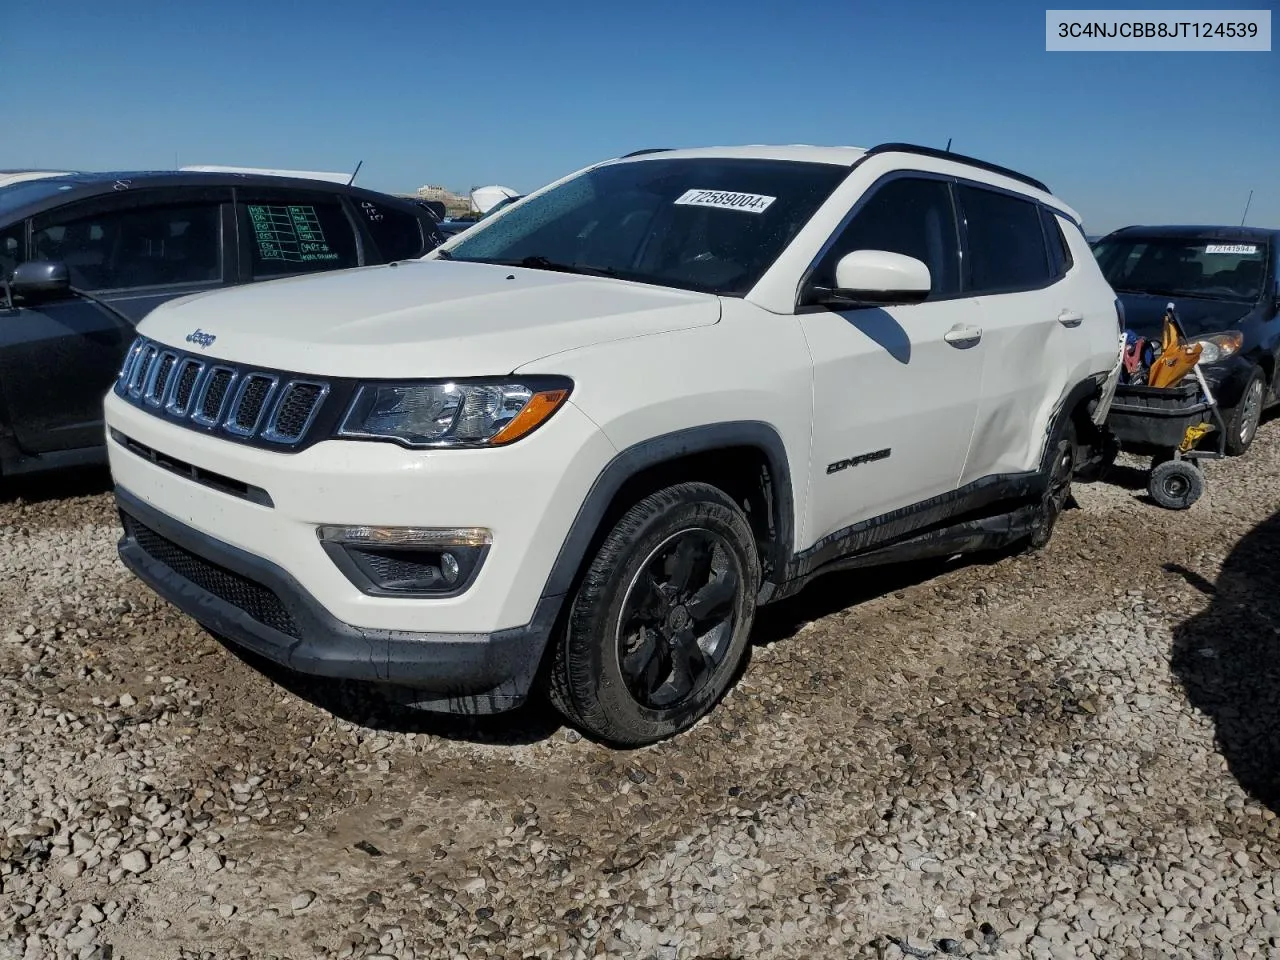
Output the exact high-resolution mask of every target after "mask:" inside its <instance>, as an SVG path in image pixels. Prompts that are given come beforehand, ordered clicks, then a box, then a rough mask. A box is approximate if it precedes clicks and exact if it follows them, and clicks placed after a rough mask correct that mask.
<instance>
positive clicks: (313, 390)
mask: <svg viewBox="0 0 1280 960" xmlns="http://www.w3.org/2000/svg"><path fill="white" fill-rule="evenodd" d="M328 395H329V385H328V384H327V383H317V382H315V381H314V380H294V381H291V382H290V383H289V384H288V385H287V386H285V388H284V389H283V390H281V391H280V399H279V400H278V401H277V402H276V407H275V409H274V410H273V411H271V416H270V417H269V418H268V420H267V427H266V429H265V430H263V431H262V438H263V439H264V440H270V441H271V442H272V443H294V442H296V441H298V440H300V439H301V438H302V437H304V436H306V433H307V431H308V430H309V429H311V424H312V422H313V421H314V420H315V418H316V414H317V413H319V412H320V406H321V404H323V403H324V398H325V397H326V396H328Z"/></svg>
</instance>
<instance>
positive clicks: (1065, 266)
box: [1040, 207, 1075, 277]
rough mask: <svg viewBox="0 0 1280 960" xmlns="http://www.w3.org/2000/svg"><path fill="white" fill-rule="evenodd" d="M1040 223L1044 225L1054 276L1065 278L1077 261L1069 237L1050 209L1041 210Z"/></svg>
mask: <svg viewBox="0 0 1280 960" xmlns="http://www.w3.org/2000/svg"><path fill="white" fill-rule="evenodd" d="M1040 221H1041V222H1042V223H1043V224H1044V239H1045V243H1046V244H1047V245H1048V247H1049V266H1050V268H1051V269H1052V271H1053V275H1054V276H1055V277H1061V276H1065V275H1066V273H1067V271H1068V270H1070V269H1071V268H1072V267H1073V266H1075V259H1074V258H1073V257H1072V256H1071V247H1070V245H1069V244H1068V243H1067V237H1066V235H1065V234H1064V233H1063V232H1062V224H1061V223H1059V222H1058V216H1057V214H1055V213H1054V212H1053V211H1052V210H1050V209H1049V208H1048V207H1041V208H1040Z"/></svg>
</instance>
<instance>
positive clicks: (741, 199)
mask: <svg viewBox="0 0 1280 960" xmlns="http://www.w3.org/2000/svg"><path fill="white" fill-rule="evenodd" d="M777 199H778V198H777V197H766V196H763V195H762V194H759V193H729V192H728V191H726V190H686V191H685V192H684V193H682V194H681V195H680V196H679V197H677V198H676V205H677V206H684V207H717V208H719V209H721V210H741V211H742V212H743V213H764V212H765V211H766V210H768V209H769V204H771V203H773V201H775V200H777Z"/></svg>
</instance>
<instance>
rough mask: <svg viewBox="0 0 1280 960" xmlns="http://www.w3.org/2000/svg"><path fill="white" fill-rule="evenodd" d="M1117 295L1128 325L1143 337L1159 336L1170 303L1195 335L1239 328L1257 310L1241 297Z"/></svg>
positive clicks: (1184, 324)
mask: <svg viewBox="0 0 1280 960" xmlns="http://www.w3.org/2000/svg"><path fill="white" fill-rule="evenodd" d="M1118 296H1119V297H1120V302H1121V303H1123V304H1124V321H1125V327H1126V328H1127V329H1129V330H1132V331H1133V332H1134V333H1136V334H1138V335H1139V336H1141V337H1159V336H1160V331H1161V329H1162V327H1161V325H1162V323H1163V321H1164V310H1165V307H1166V306H1168V305H1169V304H1170V303H1172V304H1173V307H1174V309H1175V310H1176V311H1177V312H1178V319H1179V320H1181V321H1182V326H1183V329H1185V330H1186V332H1187V334H1188V335H1190V336H1192V337H1198V336H1200V335H1202V334H1205V333H1222V332H1223V331H1224V330H1238V329H1240V326H1239V325H1240V324H1241V322H1243V321H1244V320H1245V319H1246V318H1248V316H1249V315H1250V314H1251V313H1253V311H1254V310H1256V309H1257V305H1256V304H1252V303H1244V302H1242V301H1239V300H1200V299H1197V298H1195V297H1169V296H1163V295H1161V294H1151V293H1121V294H1118ZM1245 333H1246V334H1247V333H1248V331H1245Z"/></svg>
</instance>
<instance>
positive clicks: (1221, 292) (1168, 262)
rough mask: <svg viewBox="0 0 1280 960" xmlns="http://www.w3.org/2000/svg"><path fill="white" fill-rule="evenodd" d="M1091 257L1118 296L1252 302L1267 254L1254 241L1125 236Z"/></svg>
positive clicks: (1259, 287) (1262, 277)
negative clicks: (1126, 294) (1135, 295)
mask: <svg viewBox="0 0 1280 960" xmlns="http://www.w3.org/2000/svg"><path fill="white" fill-rule="evenodd" d="M1093 254H1094V256H1095V257H1097V259H1098V265H1099V266H1100V267H1101V268H1102V272H1103V274H1104V275H1105V276H1106V278H1107V282H1108V283H1110V284H1111V286H1112V288H1113V289H1114V290H1115V291H1116V292H1117V293H1151V294H1158V295H1160V296H1171V297H1200V298H1203V299H1207V300H1246V301H1254V300H1257V299H1258V296H1259V294H1261V292H1262V285H1263V282H1264V280H1265V277H1266V272H1267V269H1266V265H1267V261H1268V258H1269V256H1270V251H1269V250H1268V248H1267V244H1266V243H1261V242H1257V241H1250V242H1238V241H1232V240H1211V239H1208V238H1195V237H1125V238H1124V239H1119V240H1107V241H1104V242H1102V243H1099V244H1098V245H1097V246H1096V247H1094V250H1093Z"/></svg>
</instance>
